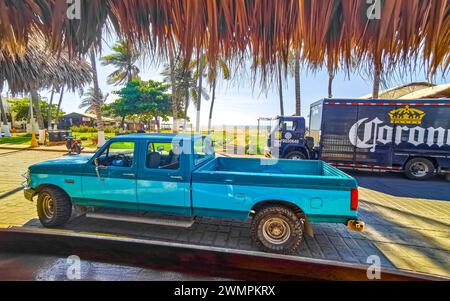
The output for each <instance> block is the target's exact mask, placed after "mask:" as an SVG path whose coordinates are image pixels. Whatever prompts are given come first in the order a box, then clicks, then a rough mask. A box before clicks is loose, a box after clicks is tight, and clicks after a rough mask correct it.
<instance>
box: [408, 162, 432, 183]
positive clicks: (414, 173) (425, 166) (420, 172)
mask: <svg viewBox="0 0 450 301" xmlns="http://www.w3.org/2000/svg"><path fill="white" fill-rule="evenodd" d="M405 173H406V176H407V177H408V178H410V179H412V180H428V179H431V178H432V177H434V176H435V175H436V168H435V167H434V164H433V162H431V161H430V160H428V159H426V158H415V159H412V160H410V161H409V162H408V163H407V164H406V166H405Z"/></svg>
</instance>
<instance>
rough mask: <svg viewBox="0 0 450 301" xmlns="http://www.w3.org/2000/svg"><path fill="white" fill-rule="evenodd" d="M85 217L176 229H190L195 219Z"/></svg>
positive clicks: (113, 216)
mask: <svg viewBox="0 0 450 301" xmlns="http://www.w3.org/2000/svg"><path fill="white" fill-rule="evenodd" d="M86 217H88V218H94V219H105V220H111V221H122V222H129V223H138V224H149V225H159V226H167V227H177V228H190V227H192V225H193V224H194V223H195V219H193V218H192V219H179V218H178V219H177V218H174V219H166V218H158V217H150V216H136V215H125V214H111V213H96V212H87V213H86Z"/></svg>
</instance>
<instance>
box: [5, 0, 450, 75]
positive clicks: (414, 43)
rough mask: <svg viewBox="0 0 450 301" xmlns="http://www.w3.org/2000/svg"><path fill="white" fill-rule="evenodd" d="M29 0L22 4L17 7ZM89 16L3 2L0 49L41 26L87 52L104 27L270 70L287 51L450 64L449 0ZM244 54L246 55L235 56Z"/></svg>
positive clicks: (95, 8) (320, 60) (233, 0)
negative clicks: (246, 59)
mask: <svg viewBox="0 0 450 301" xmlns="http://www.w3.org/2000/svg"><path fill="white" fill-rule="evenodd" d="M19 2H22V3H21V4H17V3H19ZM81 4H82V5H81V7H82V9H81V20H68V19H67V18H66V9H67V3H66V1H58V0H23V1H10V0H0V45H3V46H0V47H2V48H5V49H7V50H8V51H12V52H14V53H16V52H20V50H22V49H23V48H24V47H26V46H27V41H28V38H29V36H30V32H32V31H33V30H34V29H36V28H37V29H38V30H40V31H41V32H42V33H43V34H44V35H45V36H46V38H48V39H49V41H50V43H49V46H50V47H51V49H52V50H53V51H59V50H60V49H63V48H66V47H67V48H68V49H69V51H70V53H84V52H86V51H87V49H89V47H90V46H91V45H92V44H93V43H97V45H98V44H99V37H100V35H101V34H102V30H104V28H105V26H106V25H112V27H113V28H114V30H115V32H116V33H117V34H118V35H119V37H120V38H122V39H127V40H129V41H130V42H131V43H133V44H134V45H135V46H136V47H137V48H138V49H140V50H144V49H146V50H150V51H151V52H153V53H154V54H155V55H161V54H164V53H165V52H166V49H167V47H169V48H172V49H173V48H177V49H181V50H182V51H183V53H184V55H185V57H191V56H192V55H193V54H196V55H197V56H198V55H199V54H200V53H202V52H203V50H204V51H206V53H205V54H206V55H207V57H208V60H209V61H210V62H211V63H213V62H214V61H217V59H218V58H219V57H222V58H223V57H224V58H227V59H231V58H236V56H241V57H242V56H243V55H245V54H246V53H250V54H251V56H252V58H253V61H254V64H255V65H259V66H260V67H261V68H262V71H263V73H265V72H267V71H268V72H272V71H274V70H275V69H276V68H274V66H277V63H278V62H279V61H284V62H285V63H286V60H287V56H288V54H289V53H290V52H291V51H293V52H295V53H297V54H300V53H302V56H301V59H302V60H303V61H304V62H305V63H309V64H310V65H311V66H322V65H326V66H327V67H328V69H329V70H336V69H337V68H340V67H341V66H344V67H345V68H347V69H348V68H351V67H352V66H355V65H358V64H359V63H360V62H363V61H364V60H370V61H371V64H373V66H374V68H375V69H377V70H382V69H384V70H389V69H391V68H394V67H396V66H406V67H407V66H411V65H415V64H417V63H418V62H419V61H420V60H423V64H424V66H425V67H426V69H427V72H428V73H429V74H435V73H436V72H437V71H438V69H439V68H442V70H443V71H444V72H446V71H447V70H448V67H449V65H450V56H449V53H450V46H449V45H450V13H449V11H450V1H448V0H432V1H423V0H389V1H381V15H380V17H381V18H380V19H374V20H370V19H369V18H368V16H367V12H368V9H369V7H370V5H371V4H368V3H367V1H366V0H290V1H289V0H286V1H284V0H283V1H280V0H221V1H218V0H127V1H123V0H81ZM237 61H242V60H237Z"/></svg>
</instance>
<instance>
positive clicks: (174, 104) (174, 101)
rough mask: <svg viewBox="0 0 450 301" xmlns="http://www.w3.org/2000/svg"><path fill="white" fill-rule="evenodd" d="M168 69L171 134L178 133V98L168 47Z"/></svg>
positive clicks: (173, 59)
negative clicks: (171, 119) (170, 98)
mask: <svg viewBox="0 0 450 301" xmlns="http://www.w3.org/2000/svg"><path fill="white" fill-rule="evenodd" d="M169 68H170V84H171V86H172V118H173V125H172V132H173V133H175V134H177V133H178V98H177V88H176V87H177V83H176V81H175V58H174V55H173V49H171V48H170V47H169Z"/></svg>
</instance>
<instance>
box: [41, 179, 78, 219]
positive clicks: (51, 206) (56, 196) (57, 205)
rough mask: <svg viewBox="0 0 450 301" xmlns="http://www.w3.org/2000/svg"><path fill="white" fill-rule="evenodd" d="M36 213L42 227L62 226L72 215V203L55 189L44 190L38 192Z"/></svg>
mask: <svg viewBox="0 0 450 301" xmlns="http://www.w3.org/2000/svg"><path fill="white" fill-rule="evenodd" d="M37 212H38V216H39V220H40V221H41V224H42V225H43V226H44V227H47V228H53V227H58V226H62V225H64V224H65V223H67V221H68V220H69V219H70V216H71V215H72V202H71V201H70V198H69V196H68V195H67V194H66V193H65V192H64V191H62V190H59V189H56V188H44V189H43V190H42V191H41V192H39V196H38V199H37Z"/></svg>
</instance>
